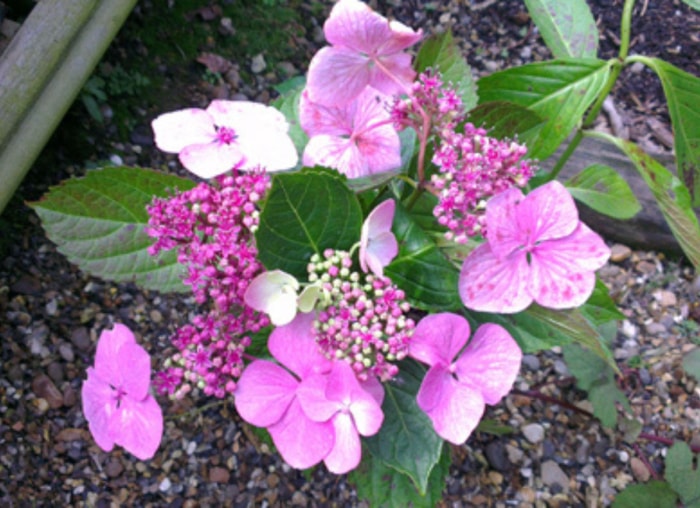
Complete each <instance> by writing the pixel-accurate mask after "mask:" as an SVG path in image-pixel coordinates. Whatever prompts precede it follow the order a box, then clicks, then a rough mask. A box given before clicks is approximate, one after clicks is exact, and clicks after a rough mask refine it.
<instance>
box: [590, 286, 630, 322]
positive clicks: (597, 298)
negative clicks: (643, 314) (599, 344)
mask: <svg viewBox="0 0 700 508" xmlns="http://www.w3.org/2000/svg"><path fill="white" fill-rule="evenodd" d="M579 310H580V311H581V314H583V315H584V316H585V317H586V319H588V320H589V321H590V322H591V323H593V324H594V325H595V326H600V325H603V324H605V323H609V322H610V321H619V320H621V319H625V316H624V314H622V313H621V312H620V311H619V310H618V308H617V305H615V302H614V301H613V299H612V298H610V291H608V288H607V287H606V286H605V284H603V283H602V282H601V281H600V279H598V280H596V284H595V288H594V289H593V294H591V296H590V298H588V300H587V301H586V303H584V304H583V305H582V306H581V307H580V309H579Z"/></svg>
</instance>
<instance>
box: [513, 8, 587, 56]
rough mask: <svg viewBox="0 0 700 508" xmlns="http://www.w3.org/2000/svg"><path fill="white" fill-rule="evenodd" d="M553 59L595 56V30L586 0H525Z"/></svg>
mask: <svg viewBox="0 0 700 508" xmlns="http://www.w3.org/2000/svg"><path fill="white" fill-rule="evenodd" d="M525 5H526V6H527V10H528V11H529V12H530V16H532V21H534V22H535V25H537V28H539V29H540V34H541V35H542V39H544V42H545V44H547V47H548V48H549V49H550V51H551V52H552V54H553V55H554V58H567V57H576V58H595V57H596V54H597V52H598V29H597V28H596V24H595V19H593V13H591V9H590V8H589V7H588V4H586V1H585V0H567V1H566V2H562V1H561V0H525Z"/></svg>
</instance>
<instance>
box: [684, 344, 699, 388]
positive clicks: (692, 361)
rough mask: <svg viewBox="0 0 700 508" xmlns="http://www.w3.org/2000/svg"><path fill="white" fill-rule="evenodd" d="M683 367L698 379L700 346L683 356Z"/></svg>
mask: <svg viewBox="0 0 700 508" xmlns="http://www.w3.org/2000/svg"><path fill="white" fill-rule="evenodd" d="M683 369H684V370H685V371H686V373H688V375H690V376H693V377H694V378H695V379H696V380H698V381H700V348H695V349H693V350H692V351H690V352H689V353H688V354H686V355H685V356H684V357H683Z"/></svg>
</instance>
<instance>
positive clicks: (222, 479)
mask: <svg viewBox="0 0 700 508" xmlns="http://www.w3.org/2000/svg"><path fill="white" fill-rule="evenodd" d="M230 478H231V473H230V472H229V470H228V469H226V468H224V467H213V468H211V469H210V470H209V481H210V482H214V483H228V481H229V479H230Z"/></svg>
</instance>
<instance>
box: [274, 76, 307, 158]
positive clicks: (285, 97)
mask: <svg viewBox="0 0 700 508" xmlns="http://www.w3.org/2000/svg"><path fill="white" fill-rule="evenodd" d="M305 85H306V80H305V79H304V78H303V77H300V76H297V77H295V78H292V79H290V80H287V81H285V82H284V83H282V84H280V85H278V86H279V87H280V88H281V89H282V90H284V93H283V92H281V91H280V94H282V95H280V96H279V97H278V98H277V99H275V100H274V101H272V103H271V104H272V106H274V107H275V108H277V109H278V110H279V111H280V112H281V113H282V114H283V115H284V117H285V118H286V119H287V122H289V137H290V138H292V142H293V143H294V147H295V148H296V149H297V153H298V154H299V158H300V159H301V155H302V154H303V153H304V148H306V144H307V143H308V142H309V137H308V136H307V135H306V133H305V132H304V130H303V129H302V128H301V125H300V124H299V99H300V98H301V92H302V91H303V90H304V86H305Z"/></svg>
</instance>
